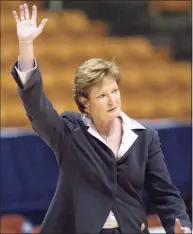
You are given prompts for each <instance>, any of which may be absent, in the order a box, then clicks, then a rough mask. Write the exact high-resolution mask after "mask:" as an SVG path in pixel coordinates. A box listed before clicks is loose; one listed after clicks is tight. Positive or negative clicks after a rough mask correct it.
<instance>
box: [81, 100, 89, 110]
mask: <svg viewBox="0 0 193 234" xmlns="http://www.w3.org/2000/svg"><path fill="white" fill-rule="evenodd" d="M79 101H80V102H81V103H82V104H83V105H84V107H85V109H86V111H87V112H88V110H89V102H88V99H87V98H85V97H80V98H79Z"/></svg>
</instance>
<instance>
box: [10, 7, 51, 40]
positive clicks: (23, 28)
mask: <svg viewBox="0 0 193 234" xmlns="http://www.w3.org/2000/svg"><path fill="white" fill-rule="evenodd" d="M13 16H14V19H15V21H16V23H17V36H18V40H19V41H34V39H35V38H36V37H37V36H38V35H39V34H40V33H41V32H42V31H43V29H44V27H45V25H46V22H47V21H48V19H43V20H42V21H41V23H40V25H39V26H38V27H37V22H36V21H37V7H36V6H35V5H34V6H33V8H32V17H31V19H30V15H29V10H28V5H27V4H25V3H24V4H23V5H20V19H19V17H18V15H17V12H16V11H13Z"/></svg>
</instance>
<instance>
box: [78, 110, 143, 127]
mask: <svg viewBox="0 0 193 234" xmlns="http://www.w3.org/2000/svg"><path fill="white" fill-rule="evenodd" d="M120 117H121V119H122V121H123V125H124V128H123V129H145V127H144V126H143V125H142V124H140V123H139V122H137V121H136V120H134V119H132V118H130V117H128V116H127V115H126V114H125V113H124V112H122V111H121V113H120ZM82 120H83V122H84V124H85V125H86V126H88V127H93V125H94V124H93V122H92V120H91V118H90V117H89V116H88V115H86V114H84V115H82Z"/></svg>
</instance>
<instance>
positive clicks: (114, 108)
mask: <svg viewBox="0 0 193 234" xmlns="http://www.w3.org/2000/svg"><path fill="white" fill-rule="evenodd" d="M116 109H117V107H113V108H111V109H110V110H108V112H113V111H115V110H116Z"/></svg>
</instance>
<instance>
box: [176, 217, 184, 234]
mask: <svg viewBox="0 0 193 234" xmlns="http://www.w3.org/2000/svg"><path fill="white" fill-rule="evenodd" d="M174 232H175V233H182V227H181V223H180V220H179V219H176V222H175V228H174Z"/></svg>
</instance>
